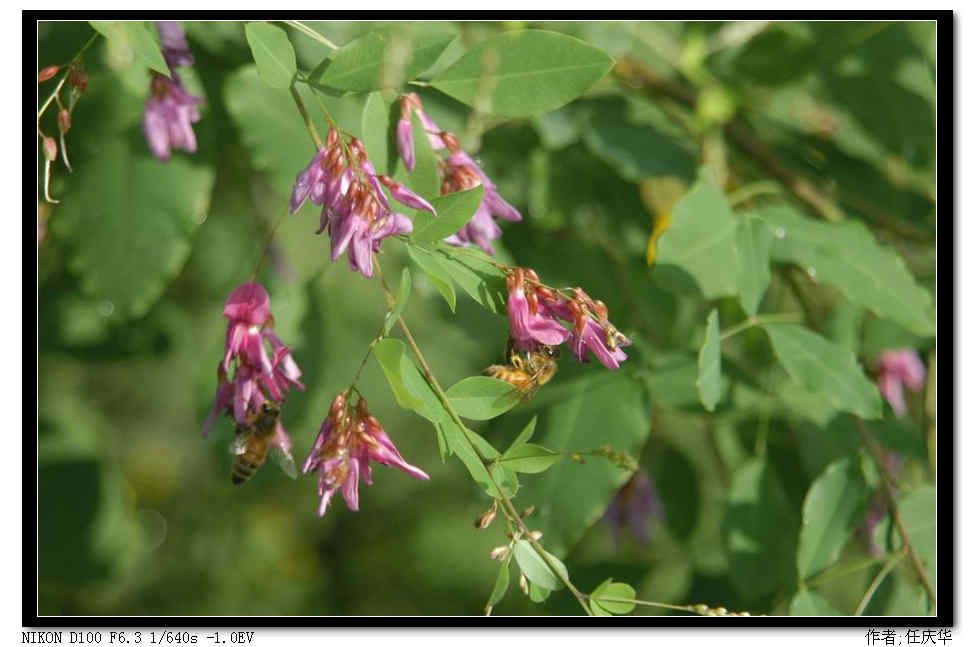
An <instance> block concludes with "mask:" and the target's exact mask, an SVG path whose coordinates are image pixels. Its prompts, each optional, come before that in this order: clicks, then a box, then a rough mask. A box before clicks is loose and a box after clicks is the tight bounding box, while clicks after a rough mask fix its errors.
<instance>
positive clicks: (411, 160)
mask: <svg viewBox="0 0 975 647" xmlns="http://www.w3.org/2000/svg"><path fill="white" fill-rule="evenodd" d="M414 112H416V114H417V116H419V117H420V122H421V123H422V124H423V128H424V129H425V130H426V131H427V139H429V140H430V145H431V146H432V147H433V150H440V149H442V148H444V141H443V138H442V137H441V133H440V127H439V126H437V124H436V123H434V121H433V119H431V118H430V117H429V116H427V113H425V112H424V111H423V104H422V103H420V97H419V96H417V94H416V93H413V92H411V93H410V94H404V95H403V96H402V97H400V118H399V120H398V121H397V122H396V148H397V149H398V150H399V155H400V158H401V159H402V160H403V164H404V165H405V166H406V168H407V169H408V170H409V171H410V172H412V171H413V168H414V165H415V164H416V154H415V152H414V149H413V122H412V121H411V118H412V115H413V113H414Z"/></svg>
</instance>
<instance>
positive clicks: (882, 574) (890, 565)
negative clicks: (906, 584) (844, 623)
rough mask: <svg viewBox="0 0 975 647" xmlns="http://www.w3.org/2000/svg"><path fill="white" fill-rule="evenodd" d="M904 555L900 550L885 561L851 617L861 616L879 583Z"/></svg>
mask: <svg viewBox="0 0 975 647" xmlns="http://www.w3.org/2000/svg"><path fill="white" fill-rule="evenodd" d="M905 554H906V553H905V551H903V550H901V551H900V552H898V553H895V554H894V555H893V556H892V557H891V558H890V559H889V560H887V562H886V563H885V564H884V567H883V568H882V569H880V572H879V573H877V577H875V578H873V582H871V583H870V586H868V587H867V590H866V592H865V593H864V594H863V598H861V599H860V604H858V605H857V608H856V611H854V612H853V615H855V616H859V615H863V610H864V609H866V608H867V605H868V604H870V599H871V598H873V594H874V593H876V592H877V589H878V588H879V587H880V583H881V582H883V581H884V578H885V577H887V574H888V573H890V572H891V571H892V570H894V567H895V566H897V562H899V561H901V559H903V557H904V555H905Z"/></svg>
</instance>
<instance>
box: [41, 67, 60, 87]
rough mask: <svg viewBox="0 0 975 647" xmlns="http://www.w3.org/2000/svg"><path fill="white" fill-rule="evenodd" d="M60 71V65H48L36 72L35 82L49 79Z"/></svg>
mask: <svg viewBox="0 0 975 647" xmlns="http://www.w3.org/2000/svg"><path fill="white" fill-rule="evenodd" d="M60 71H61V66H60V65H48V66H47V67H45V68H44V69H43V70H41V71H40V72H38V73H37V82H38V83H44V81H50V80H51V79H53V78H54V76H55V75H56V74H57V73H58V72H60Z"/></svg>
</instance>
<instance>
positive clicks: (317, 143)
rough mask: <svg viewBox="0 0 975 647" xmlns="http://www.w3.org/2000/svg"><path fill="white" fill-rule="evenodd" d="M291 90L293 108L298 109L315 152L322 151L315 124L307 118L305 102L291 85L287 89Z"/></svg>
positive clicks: (320, 139)
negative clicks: (293, 102)
mask: <svg viewBox="0 0 975 647" xmlns="http://www.w3.org/2000/svg"><path fill="white" fill-rule="evenodd" d="M289 89H290V90H291V98H292V99H294V100H295V106H297V107H298V112H300V113H301V119H302V121H304V122H305V128H307V129H308V134H309V135H311V140H312V141H313V142H314V143H315V150H316V151H320V150H321V149H322V138H321V137H319V136H318V130H316V128H315V124H314V123H313V122H312V120H311V117H310V116H308V110H306V109H305V102H304V101H302V100H301V95H299V94H298V88H296V87H295V84H294V83H292V84H291V86H290V87H289Z"/></svg>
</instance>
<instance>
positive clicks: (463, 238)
mask: <svg viewBox="0 0 975 647" xmlns="http://www.w3.org/2000/svg"><path fill="white" fill-rule="evenodd" d="M414 112H415V113H416V114H417V116H418V117H419V118H420V122H421V123H422V124H423V127H424V129H425V130H426V132H427V138H428V140H429V141H430V145H431V146H432V147H433V149H434V150H443V149H446V150H447V152H448V156H447V159H446V160H445V161H443V162H441V165H440V172H441V187H440V194H441V195H447V194H448V193H454V192H455V191H465V190H467V189H473V188H474V187H477V186H484V197H483V198H482V199H481V204H480V205H478V207H477V211H475V212H474V215H473V216H472V217H471V219H470V221H468V223H467V224H466V225H464V226H463V227H461V229H460V230H459V231H457V232H456V233H455V234H452V235H451V236H448V237H447V238H446V239H445V240H446V241H447V242H448V243H450V244H452V245H457V246H459V247H466V246H468V245H469V244H471V243H474V244H475V245H477V246H478V247H480V248H481V249H483V250H484V251H485V252H487V253H488V254H492V255H493V254H494V247H493V246H492V245H491V241H492V240H495V239H497V238H499V237H500V236H501V228H500V227H498V225H497V222H496V221H495V218H500V219H502V220H509V221H512V222H518V221H520V220H521V214H520V213H519V212H518V210H517V209H515V208H514V207H513V206H511V205H510V204H509V203H508V202H507V201H506V200H505V199H504V198H502V197H501V195H500V194H499V193H498V190H497V186H495V184H494V182H492V181H491V179H490V178H488V176H487V175H486V174H485V173H484V171H483V170H482V169H481V167H480V166H479V165H478V164H477V162H475V161H474V159H473V158H472V157H471V156H470V155H468V154H467V153H465V152H464V151H463V150H462V149H461V146H460V142H459V141H458V140H457V138H456V137H455V136H454V135H453V134H452V133H450V132H448V131H444V130H441V129H440V127H439V126H437V124H436V123H434V121H433V120H432V119H431V118H430V117H429V116H428V115H427V114H426V112H424V110H423V105H422V104H421V102H420V97H419V96H417V95H416V94H415V93H410V94H406V95H403V97H401V99H400V118H399V121H398V122H397V124H396V144H397V147H398V149H399V154H400V158H401V159H402V160H403V163H404V164H405V165H406V168H408V169H409V170H410V171H412V170H413V168H414V165H415V163H416V154H415V151H414V146H413V125H412V122H411V117H412V114H413V113H414Z"/></svg>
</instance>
